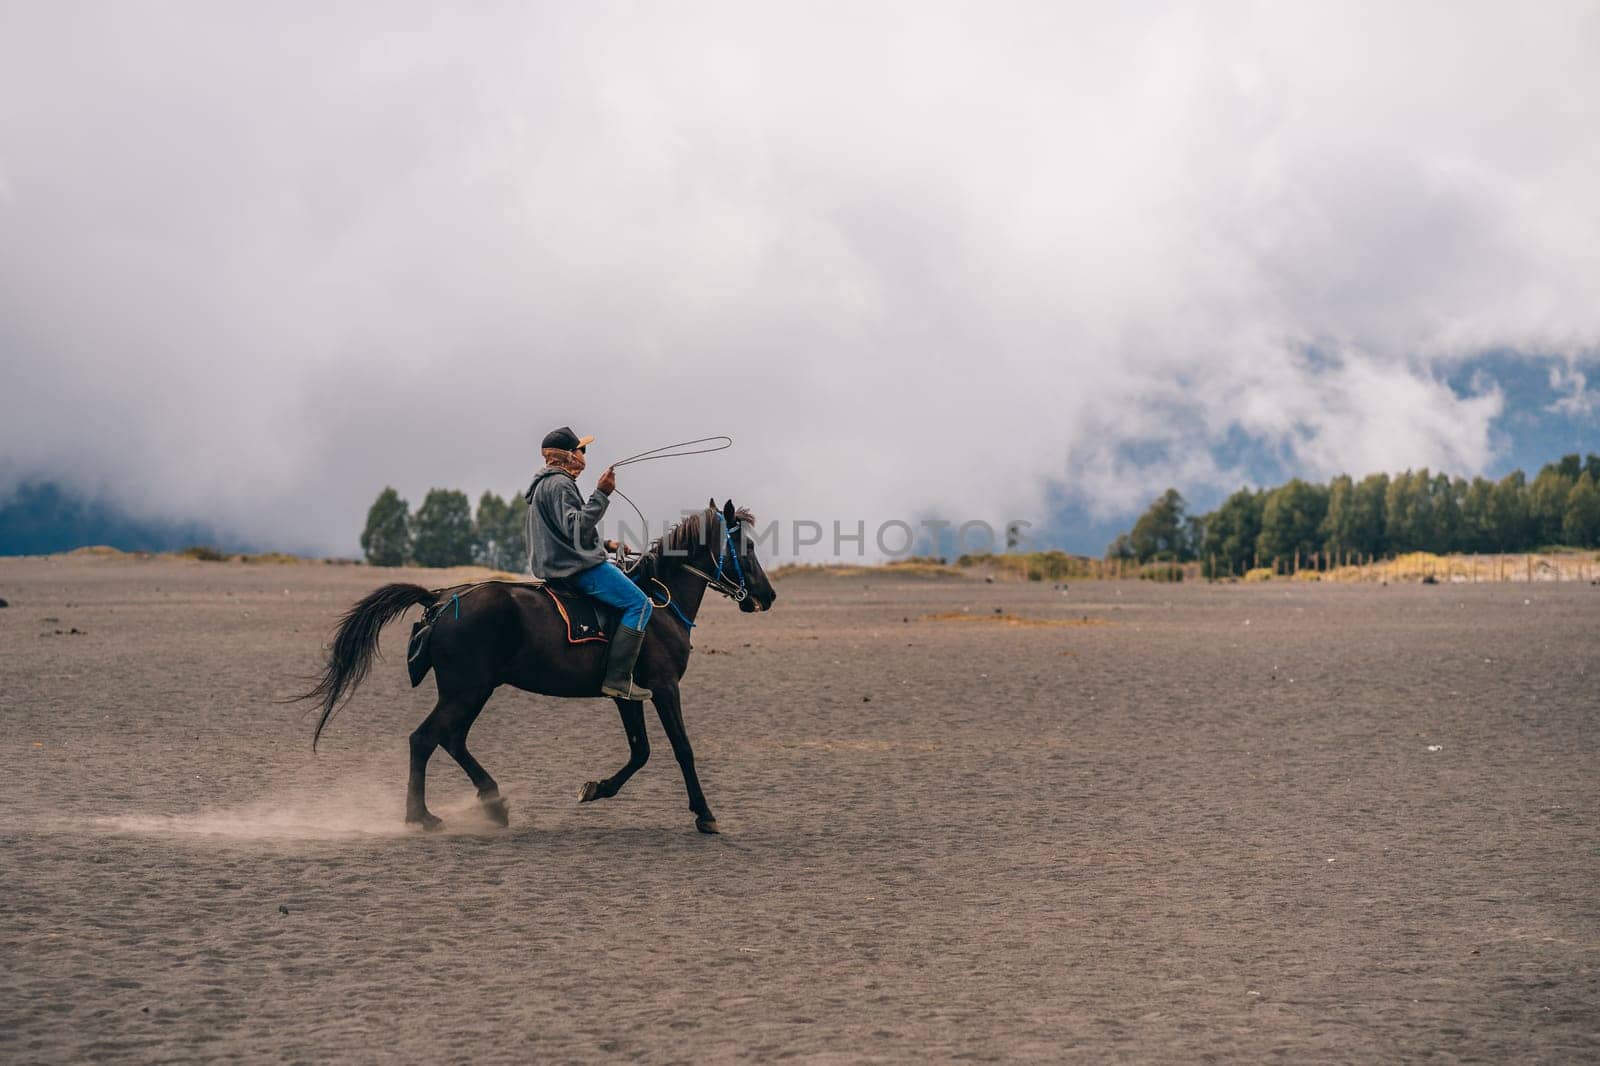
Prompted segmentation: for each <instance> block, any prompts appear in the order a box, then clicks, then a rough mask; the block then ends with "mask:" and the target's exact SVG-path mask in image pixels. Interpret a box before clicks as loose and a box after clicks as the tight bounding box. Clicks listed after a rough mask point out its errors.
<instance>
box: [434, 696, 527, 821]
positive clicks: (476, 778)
mask: <svg viewBox="0 0 1600 1066" xmlns="http://www.w3.org/2000/svg"><path fill="white" fill-rule="evenodd" d="M492 691H493V689H490V690H489V691H487V692H484V693H483V694H482V696H481V697H479V698H475V699H473V700H470V701H463V702H460V703H454V704H452V705H451V708H450V713H449V715H448V716H447V719H446V721H445V722H444V726H445V729H444V737H443V739H442V740H441V741H440V743H441V744H442V745H443V746H444V750H445V751H448V752H449V753H450V757H451V758H453V759H455V761H456V762H457V763H458V764H460V766H461V768H462V769H463V770H465V771H466V772H467V776H468V777H470V778H471V779H472V785H473V787H474V788H476V789H477V790H478V802H479V803H481V804H483V813H484V814H486V815H488V816H489V820H490V821H492V822H494V823H496V824H497V825H509V824H510V822H511V816H510V814H509V813H508V812H507V810H506V801H505V800H503V799H501V798H500V786H499V785H497V784H495V780H494V778H492V777H490V776H489V771H487V770H485V769H484V768H483V767H482V766H481V765H479V763H478V760H477V759H474V758H473V757H472V753H471V752H469V751H468V750H467V732H468V730H470V729H471V728H472V723H473V722H475V721H477V720H478V714H479V712H481V711H482V710H483V705H484V704H485V703H487V702H489V695H490V692H492Z"/></svg>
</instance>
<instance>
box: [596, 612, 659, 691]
mask: <svg viewBox="0 0 1600 1066" xmlns="http://www.w3.org/2000/svg"><path fill="white" fill-rule="evenodd" d="M643 640H644V634H643V633H642V632H640V631H639V630H637V629H629V628H628V627H627V626H618V627H617V632H616V634H615V635H614V636H612V638H611V647H610V648H609V649H608V654H607V655H606V679H605V680H604V681H602V682H601V683H600V691H601V693H602V694H603V695H606V696H615V697H617V698H618V699H624V700H635V701H641V702H642V701H644V700H647V699H649V698H650V690H649V689H643V688H640V687H639V686H638V685H635V684H634V683H633V666H634V664H635V663H637V662H638V661H639V644H640V642H642V641H643Z"/></svg>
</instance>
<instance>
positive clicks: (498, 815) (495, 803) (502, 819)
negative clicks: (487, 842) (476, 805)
mask: <svg viewBox="0 0 1600 1066" xmlns="http://www.w3.org/2000/svg"><path fill="white" fill-rule="evenodd" d="M481 802H482V803H483V813H484V814H486V815H488V817H489V821H491V822H493V823H494V824H495V825H498V826H500V827H502V828H504V827H505V826H508V825H510V824H511V810H510V808H509V807H508V806H507V805H506V801H505V800H504V799H502V798H501V797H499V796H491V797H489V798H486V799H484V800H482V801H481Z"/></svg>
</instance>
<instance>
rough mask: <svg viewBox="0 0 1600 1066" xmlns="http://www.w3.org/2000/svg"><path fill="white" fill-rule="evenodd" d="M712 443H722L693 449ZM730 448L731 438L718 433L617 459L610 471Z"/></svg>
mask: <svg viewBox="0 0 1600 1066" xmlns="http://www.w3.org/2000/svg"><path fill="white" fill-rule="evenodd" d="M712 441H721V442H722V443H721V444H713V445H712V446H711V447H709V448H696V447H694V445H696V444H710V443H711V442H712ZM731 447H733V438H732V437H729V436H725V435H723V434H720V433H719V434H718V435H717V436H715V437H701V438H700V439H699V440H685V441H679V442H678V443H677V444H663V445H662V446H661V447H659V448H651V449H650V450H649V451H643V452H640V453H639V454H638V455H630V456H628V457H627V458H626V459H618V460H617V461H616V462H614V463H612V464H611V467H612V469H616V468H617V467H619V466H627V465H628V464H629V463H648V462H649V461H650V460H652V459H680V458H682V457H683V456H685V455H705V454H706V453H707V452H721V451H726V450H727V449H729V448H731ZM679 448H689V449H690V450H689V451H677V450H676V449H679Z"/></svg>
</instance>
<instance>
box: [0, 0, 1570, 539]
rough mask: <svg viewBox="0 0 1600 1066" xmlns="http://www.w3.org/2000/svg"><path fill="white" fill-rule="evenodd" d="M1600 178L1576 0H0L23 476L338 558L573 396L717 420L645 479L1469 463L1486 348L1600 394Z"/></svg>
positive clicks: (842, 502)
mask: <svg viewBox="0 0 1600 1066" xmlns="http://www.w3.org/2000/svg"><path fill="white" fill-rule="evenodd" d="M1597 175H1600V5H1597V4H1596V3H1560V2H1543V0H1541V2H1539V3H1533V4H1507V3H1503V2H1501V3H1492V4H1473V3H1460V2H1450V3H1439V4H1405V3H1393V2H1386V3H1375V4H1360V3H1352V2H1349V0H1341V2H1338V3H1329V4H1324V5H1314V4H1306V3H1293V4H1279V3H1263V4H1259V5H1252V4H1237V5H1235V4H1224V3H1207V4H1183V5H1164V4H1136V5H1106V4H1093V5H1091V4H1083V5H1069V4H1063V3H1042V4H1038V5H1004V4H978V3H967V4H956V5H948V4H935V3H927V2H919V3H913V4H887V3H875V4H816V5H803V4H783V5H776V4H755V3H749V2H743V3H731V4H715V3H696V4H627V5H616V4H599V3H582V4H577V3H572V4H530V3H516V4H506V5H494V4H486V3H477V4H468V5H444V4H437V5H426V4H405V3H398V4H397V3H394V2H391V0H385V2H383V3H342V4H336V5H324V4H312V3H307V4H287V5H280V4H258V3H238V4H227V3H214V2H205V3H199V2H196V3H159V4H157V3H110V4H107V3H100V4H90V5H79V4H73V3H56V2H51V3H36V2H26V3H12V2H9V0H4V2H0V358H3V360H4V370H3V380H0V481H9V482H15V480H17V479H19V478H22V477H27V476H54V477H60V478H65V479H67V480H69V481H71V482H72V483H74V484H77V485H80V486H83V487H87V488H91V489H98V490H101V491H105V492H109V493H111V494H113V495H114V496H116V497H117V498H119V499H121V500H123V501H124V502H127V503H130V504H131V505H133V506H134V507H135V508H136V509H137V510H139V511H141V512H142V513H146V514H161V515H171V516H176V517H200V518H208V519H213V520H216V521H219V522H220V523H222V524H223V525H225V526H229V527H232V528H236V529H238V530H241V531H242V532H244V533H245V534H247V535H249V536H251V537H253V538H254V539H256V540H257V541H258V542H265V541H270V542H274V543H278V544H282V545H286V546H293V547H306V548H314V549H318V550H324V551H330V552H347V553H349V552H353V551H354V550H355V542H356V537H357V535H358V534H359V532H360V527H361V523H362V521H363V518H364V515H365V512H366V508H367V506H368V505H369V504H370V503H371V501H372V498H373V497H374V496H375V495H376V494H377V492H378V490H379V489H381V488H382V487H383V486H384V485H385V484H393V485H395V486H396V487H398V488H399V489H400V490H401V492H402V494H404V495H406V496H408V497H409V498H410V499H411V502H412V503H413V505H415V504H416V503H418V502H420V499H421V496H422V493H423V492H424V491H425V490H426V489H427V488H428V487H429V486H430V485H440V486H447V487H460V488H463V489H467V490H469V491H471V492H473V494H474V495H476V493H477V492H479V491H481V490H483V489H484V488H493V489H496V490H497V491H500V492H502V493H506V494H509V493H510V492H512V491H514V490H516V489H518V488H520V487H521V486H523V485H525V484H526V481H527V479H528V477H529V475H530V474H531V472H532V471H533V469H534V468H535V467H536V466H537V465H538V459H537V445H538V441H539V438H540V437H541V436H542V435H543V433H544V432H545V430H547V429H549V428H552V427H554V426H557V425H561V424H563V423H570V424H571V425H572V426H573V427H574V428H576V429H578V430H579V431H580V432H582V433H585V434H590V433H592V434H594V435H596V436H597V437H598V438H599V440H598V441H597V442H596V444H595V445H594V447H593V448H592V449H591V452H592V456H591V458H592V459H593V460H596V461H597V462H596V466H599V465H603V463H604V461H605V459H606V458H607V457H608V456H613V457H614V456H617V455H621V454H626V453H629V452H633V451H637V450H640V449H642V448H646V447H650V446H652V445H654V444H658V443H663V442H666V441H671V440H677V439H681V438H684V437H693V436H702V435H704V434H707V433H728V434H732V435H733V436H734V437H735V438H737V442H738V443H737V446H736V447H735V448H734V449H733V450H731V451H729V452H726V453H724V454H723V455H720V456H714V457H706V458H702V459H697V460H686V461H683V462H681V463H676V464H674V463H661V464H656V465H653V466H643V467H638V468H634V469H633V470H630V471H628V472H627V473H626V475H625V476H624V477H623V478H622V480H621V485H622V487H623V488H624V489H625V490H635V489H636V490H638V491H637V492H634V493H630V494H633V495H635V498H637V499H639V500H640V502H641V503H643V504H645V505H646V507H647V509H648V510H650V511H651V512H652V514H653V515H658V516H660V515H666V514H669V513H673V512H676V511H677V510H678V509H680V508H681V507H683V506H686V505H689V504H692V503H694V502H696V501H697V500H703V499H704V498H705V497H706V496H708V495H710V494H712V493H715V494H716V495H717V496H718V497H719V499H720V498H722V497H724V496H727V495H730V494H731V495H732V496H733V497H734V498H735V500H736V501H737V502H739V503H741V504H747V505H749V506H751V507H753V508H755V509H756V510H757V512H758V513H760V514H761V515H762V516H763V517H776V518H782V519H785V520H787V519H790V518H815V519H819V520H822V521H831V520H832V519H834V518H839V519H844V520H846V521H849V522H852V523H853V522H854V521H855V520H856V519H863V520H866V521H867V522H869V523H874V522H877V521H881V520H882V519H884V518H888V517H903V518H907V519H911V520H916V519H917V518H920V517H924V516H928V515H942V516H945V517H949V518H955V519H965V518H974V517H976V518H986V519H990V520H992V521H1000V520H1003V519H1006V518H1025V519H1030V520H1033V521H1036V522H1040V523H1043V522H1045V521H1047V520H1048V516H1049V514H1050V512H1051V510H1052V508H1055V507H1058V506H1059V505H1060V504H1061V503H1062V501H1064V500H1067V501H1076V502H1077V504H1078V505H1080V506H1081V507H1083V508H1085V509H1087V511H1088V512H1089V513H1091V514H1098V515H1102V516H1104V515H1107V514H1116V513H1119V512H1122V511H1126V510H1127V509H1129V508H1137V507H1139V506H1141V505H1142V504H1143V503H1144V502H1146V501H1147V500H1148V499H1149V498H1150V497H1151V496H1152V495H1154V494H1155V493H1156V492H1157V491H1159V490H1160V489H1162V488H1165V487H1166V486H1167V485H1169V484H1175V485H1178V486H1179V487H1180V488H1183V489H1185V491H1190V492H1193V491H1197V490H1203V489H1206V488H1211V489H1220V488H1223V487H1227V488H1231V487H1236V486H1237V485H1238V484H1239V483H1240V482H1241V481H1243V480H1246V479H1248V478H1249V477H1250V472H1249V470H1247V469H1244V468H1242V467H1241V466H1238V465H1234V464H1233V461H1232V460H1229V459H1228V458H1227V457H1228V456H1230V455H1234V454H1237V449H1236V448H1230V447H1225V445H1227V444H1228V442H1235V443H1237V442H1238V441H1240V440H1243V441H1246V442H1249V443H1250V444H1251V445H1252V446H1253V447H1256V448H1258V449H1263V450H1265V451H1268V452H1271V453H1273V454H1276V455H1277V456H1279V457H1280V458H1281V459H1282V460H1283V462H1284V463H1285V465H1286V466H1287V468H1288V469H1291V470H1293V471H1296V472H1300V473H1303V474H1306V475H1308V476H1315V477H1326V476H1328V475H1330V474H1333V473H1337V472H1339V471H1341V470H1349V471H1352V472H1356V473H1364V472H1367V471H1371V470H1382V469H1388V470H1394V469H1402V468H1405V467H1407V466H1418V465H1424V464H1426V465H1429V466H1432V467H1435V468H1439V467H1443V468H1445V469H1447V470H1449V471H1452V472H1458V473H1464V474H1471V473H1474V472H1477V471H1480V470H1485V469H1488V468H1490V467H1491V466H1492V465H1493V464H1494V461H1495V458H1496V454H1495V450H1496V443H1495V437H1494V434H1493V433H1492V432H1491V426H1492V423H1493V422H1494V420H1495V419H1496V418H1497V417H1498V416H1500V415H1501V414H1502V413H1503V412H1502V408H1503V405H1504V403H1505V394H1504V392H1503V391H1502V389H1501V388H1500V386H1499V385H1498V384H1497V383H1496V381H1495V380H1494V379H1493V378H1492V377H1489V376H1480V377H1479V378H1478V379H1477V380H1476V381H1475V382H1473V383H1472V384H1470V385H1469V386H1468V387H1465V388H1451V387H1450V386H1448V385H1446V384H1445V378H1446V377H1447V376H1449V375H1450V374H1451V373H1452V371H1453V370H1455V369H1458V368H1459V367H1460V366H1461V365H1462V364H1463V363H1465V362H1468V361H1470V360H1473V359H1476V358H1480V357H1482V356H1483V355H1484V354H1485V353H1487V352H1501V353H1512V356H1513V357H1514V358H1523V357H1527V358H1537V359H1542V360H1547V361H1550V360H1553V362H1552V363H1551V365H1552V366H1553V367H1554V368H1555V369H1554V370H1553V371H1552V374H1553V375H1554V374H1555V373H1560V374H1561V375H1563V376H1562V378H1561V380H1560V382H1559V386H1560V388H1561V390H1563V395H1564V396H1565V397H1566V398H1567V401H1568V402H1570V403H1571V404H1572V405H1574V407H1573V409H1574V410H1576V411H1578V412H1579V413H1580V414H1582V413H1583V412H1585V411H1587V412H1588V414H1589V415H1590V416H1591V417H1592V416H1593V413H1594V411H1595V395H1596V385H1600V194H1597V193H1596V187H1597V184H1596V183H1597V180H1600V179H1597ZM1551 384H1552V387H1555V386H1556V385H1557V384H1558V383H1557V382H1556V380H1555V379H1554V377H1553V376H1552V381H1551ZM1596 446H1597V447H1600V441H1597V442H1596ZM5 487H6V486H5V485H4V484H0V491H3V490H4V489H5Z"/></svg>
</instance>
